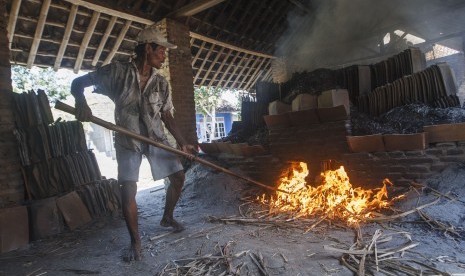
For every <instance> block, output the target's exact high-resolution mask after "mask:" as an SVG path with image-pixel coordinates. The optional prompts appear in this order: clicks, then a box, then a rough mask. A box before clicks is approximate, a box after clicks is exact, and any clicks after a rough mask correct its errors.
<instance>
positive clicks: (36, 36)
mask: <svg viewBox="0 0 465 276" xmlns="http://www.w3.org/2000/svg"><path fill="white" fill-rule="evenodd" d="M51 2H52V0H44V2H43V4H42V7H41V9H40V15H39V20H38V21H37V27H36V31H35V34H34V40H33V41H32V45H31V50H30V51H29V56H28V58H27V68H29V69H30V68H31V67H32V65H33V64H34V60H35V59H36V54H37V50H38V49H39V44H40V39H41V38H42V32H43V31H44V26H45V20H46V19H47V14H48V10H49V8H50V3H51Z"/></svg>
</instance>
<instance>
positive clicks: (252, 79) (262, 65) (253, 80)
mask: <svg viewBox="0 0 465 276" xmlns="http://www.w3.org/2000/svg"><path fill="white" fill-rule="evenodd" d="M267 60H268V62H267V63H265V61H267ZM270 62H271V60H270V59H266V58H264V59H263V60H262V62H260V64H259V65H258V66H257V70H255V73H254V74H253V75H252V76H251V77H250V79H249V81H248V82H247V83H246V85H245V86H244V90H249V89H250V88H251V87H252V86H253V85H254V84H255V83H256V82H257V80H256V79H257V78H258V75H259V74H260V72H262V70H263V68H266V67H267V66H268V65H269V64H270Z"/></svg>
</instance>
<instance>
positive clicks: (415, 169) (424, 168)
mask: <svg viewBox="0 0 465 276" xmlns="http://www.w3.org/2000/svg"><path fill="white" fill-rule="evenodd" d="M429 168H430V166H428V165H412V166H409V168H408V170H409V172H410V173H428V172H430V169H429Z"/></svg>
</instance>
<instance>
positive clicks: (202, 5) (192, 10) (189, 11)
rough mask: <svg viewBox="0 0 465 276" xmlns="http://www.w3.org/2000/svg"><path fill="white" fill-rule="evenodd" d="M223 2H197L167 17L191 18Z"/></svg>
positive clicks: (204, 0) (201, 0) (222, 0)
mask: <svg viewBox="0 0 465 276" xmlns="http://www.w3.org/2000/svg"><path fill="white" fill-rule="evenodd" d="M224 1H225V0H198V1H195V2H192V3H190V4H188V5H186V6H184V7H182V8H180V9H179V10H177V11H175V12H173V14H169V15H168V16H167V17H170V16H174V17H183V16H193V15H194V14H197V13H200V12H202V11H204V10H207V9H209V8H211V7H214V6H216V5H218V4H220V3H222V2H224Z"/></svg>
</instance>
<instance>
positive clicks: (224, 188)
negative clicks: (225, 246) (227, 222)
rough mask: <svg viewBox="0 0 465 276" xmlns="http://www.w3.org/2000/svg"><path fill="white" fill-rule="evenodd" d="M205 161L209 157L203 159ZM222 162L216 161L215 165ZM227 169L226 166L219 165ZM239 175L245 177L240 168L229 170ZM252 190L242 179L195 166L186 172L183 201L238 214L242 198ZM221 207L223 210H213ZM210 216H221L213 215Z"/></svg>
mask: <svg viewBox="0 0 465 276" xmlns="http://www.w3.org/2000/svg"><path fill="white" fill-rule="evenodd" d="M202 158H204V159H206V158H208V157H202ZM219 162H220V161H218V160H216V161H215V163H217V164H218V163H219ZM218 165H219V166H221V167H224V168H227V166H226V165H225V164H218ZM228 169H230V170H231V171H232V172H234V173H236V174H238V175H245V174H244V173H243V172H241V171H240V170H239V169H238V168H235V167H233V168H228ZM249 189H250V185H247V184H246V182H245V181H244V180H242V179H240V178H237V177H234V176H231V175H228V174H225V173H221V172H219V171H217V170H215V169H212V168H210V167H206V166H204V165H202V164H198V163H196V164H194V165H193V166H192V167H191V168H190V169H189V170H188V171H187V172H186V180H185V184H184V189H183V195H186V198H183V199H182V200H184V201H187V202H196V204H200V206H197V207H201V208H202V209H204V210H210V211H214V210H221V212H222V215H224V214H235V213H237V206H238V205H239V204H240V203H239V202H240V198H242V197H244V196H245V195H246V194H247V193H248V191H249ZM217 205H221V206H222V208H212V207H214V206H217ZM210 215H220V214H213V213H210Z"/></svg>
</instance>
